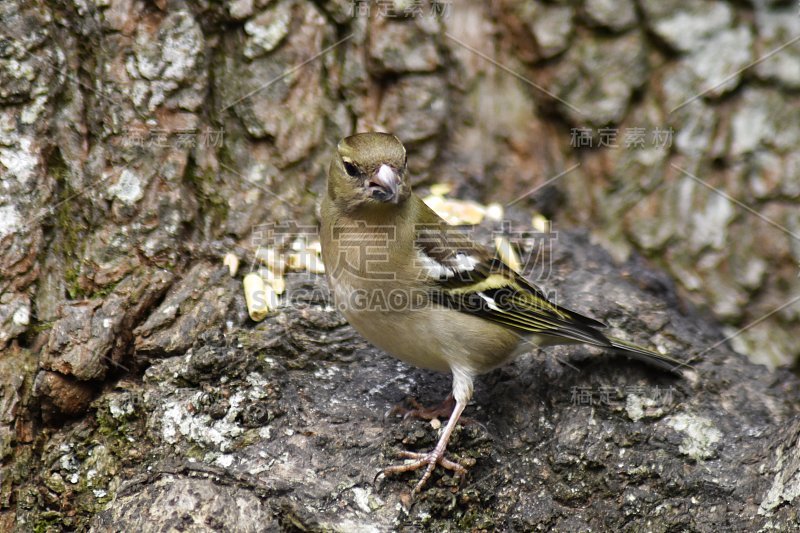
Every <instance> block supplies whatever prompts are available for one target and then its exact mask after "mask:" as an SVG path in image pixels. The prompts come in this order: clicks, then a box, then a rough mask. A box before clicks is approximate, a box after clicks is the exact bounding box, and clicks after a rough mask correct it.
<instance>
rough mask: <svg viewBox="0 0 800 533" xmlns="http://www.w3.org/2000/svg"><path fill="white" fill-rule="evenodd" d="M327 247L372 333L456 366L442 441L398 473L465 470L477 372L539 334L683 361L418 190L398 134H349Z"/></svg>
mask: <svg viewBox="0 0 800 533" xmlns="http://www.w3.org/2000/svg"><path fill="white" fill-rule="evenodd" d="M321 240H322V254H323V260H324V262H325V265H326V271H327V272H328V279H329V283H330V285H331V288H332V289H333V292H334V295H335V299H336V303H337V305H338V307H339V308H340V309H341V310H342V312H343V313H344V315H345V317H346V318H347V319H348V321H349V322H350V323H351V324H352V325H353V327H354V328H356V330H358V331H359V332H360V333H361V334H362V335H364V337H366V338H367V339H368V340H369V341H370V342H372V343H373V344H375V345H377V346H378V347H380V348H382V349H384V350H385V351H387V352H389V353H390V354H392V355H394V356H395V357H397V358H399V359H401V360H403V361H406V362H408V363H410V364H413V365H415V366H419V367H423V368H430V369H433V370H439V371H444V372H451V373H452V374H453V396H454V397H455V400H456V407H455V410H454V411H453V414H452V416H451V418H450V421H449V422H448V425H447V427H446V428H445V431H444V433H443V435H442V437H441V439H440V441H439V445H437V447H436V449H435V450H433V451H432V452H430V453H428V454H412V453H410V452H405V456H406V457H410V458H412V459H416V461H414V462H413V463H411V464H410V465H402V466H400V467H392V468H389V469H387V473H394V472H399V471H405V470H411V469H415V468H422V467H425V468H426V473H425V475H424V476H423V478H422V479H421V480H420V482H419V483H418V484H417V486H416V487H415V491H419V490H420V489H421V488H422V486H423V485H424V483H425V481H426V480H427V479H428V477H429V476H430V473H431V472H432V470H433V468H434V467H435V465H436V464H440V465H442V466H445V467H446V468H450V469H453V470H456V471H458V472H459V473H463V468H462V467H460V466H459V465H458V464H456V463H452V462H450V461H448V460H447V459H445V457H444V450H445V447H446V445H447V440H448V439H449V435H450V433H451V432H452V429H453V427H455V424H456V422H457V420H458V417H459V415H460V413H461V411H462V410H463V408H464V407H465V406H466V404H467V402H468V401H469V399H470V397H471V395H472V381H473V378H474V377H475V376H476V375H478V374H481V373H485V372H488V371H489V370H491V369H493V368H496V367H498V366H500V365H502V364H504V363H507V362H508V361H509V360H511V359H512V358H513V357H514V356H516V355H517V354H518V353H522V352H524V351H525V350H526V348H527V349H529V348H530V347H531V346H532V345H533V346H547V345H552V344H561V343H586V344H591V345H595V346H600V347H604V348H608V349H610V350H613V351H617V352H621V353H624V354H626V355H628V356H631V357H635V358H638V359H641V360H643V361H645V362H647V363H650V364H654V365H657V366H659V367H661V368H666V369H669V370H673V371H677V370H678V369H680V368H681V367H682V366H684V365H683V363H681V362H680V361H678V360H676V359H673V358H672V357H669V356H667V355H664V354H660V353H658V352H656V351H653V350H649V349H647V348H643V347H641V346H638V345H635V344H632V343H628V342H626V341H623V340H621V339H616V338H613V337H610V336H607V335H604V334H603V333H602V331H601V330H602V329H603V328H604V327H605V326H604V324H602V323H601V322H598V321H596V320H594V319H591V318H588V317H585V316H582V315H580V314H578V313H576V312H574V311H571V310H569V309H566V308H564V307H561V306H559V305H556V304H554V303H552V302H550V301H548V300H547V298H546V297H545V295H544V293H542V291H540V290H539V289H538V288H537V287H535V286H534V285H532V284H531V283H529V282H528V281H527V280H525V279H524V278H523V277H522V276H520V275H519V274H517V273H516V272H514V271H513V270H511V269H510V268H509V267H508V266H506V265H505V264H504V263H503V262H502V261H501V260H500V259H498V258H497V257H496V256H494V255H493V254H491V253H489V252H488V251H487V250H486V249H485V248H484V247H482V246H480V245H478V244H476V243H474V242H472V241H471V240H470V239H469V238H468V237H467V236H466V235H465V234H463V233H461V232H460V231H457V230H456V229H454V228H453V227H451V226H448V225H447V224H446V223H445V222H444V221H443V220H442V219H441V218H440V217H439V216H438V215H437V214H436V213H434V212H433V211H432V210H431V209H430V208H428V207H427V206H426V205H425V203H424V202H422V200H421V199H420V198H419V197H418V196H416V195H415V194H413V193H412V192H411V187H410V185H409V182H408V179H407V176H406V151H405V148H404V147H403V145H402V143H401V142H400V141H399V140H398V139H397V137H395V136H393V135H389V134H385V133H362V134H358V135H353V136H351V137H347V138H345V139H343V140H342V141H341V142H340V143H339V145H338V147H337V153H336V154H335V155H334V157H333V160H332V161H331V165H330V168H329V175H328V190H327V195H326V197H325V199H324V200H323V204H322V227H321Z"/></svg>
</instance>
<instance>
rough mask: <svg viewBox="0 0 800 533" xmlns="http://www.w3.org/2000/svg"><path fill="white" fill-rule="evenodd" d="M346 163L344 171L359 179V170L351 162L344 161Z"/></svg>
mask: <svg viewBox="0 0 800 533" xmlns="http://www.w3.org/2000/svg"><path fill="white" fill-rule="evenodd" d="M343 163H344V171H345V172H347V174H348V175H349V176H351V177H353V178H356V177H358V168H357V167H356V166H355V165H354V164H353V163H351V162H349V161H343Z"/></svg>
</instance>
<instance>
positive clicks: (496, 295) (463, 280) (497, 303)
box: [416, 222, 611, 347]
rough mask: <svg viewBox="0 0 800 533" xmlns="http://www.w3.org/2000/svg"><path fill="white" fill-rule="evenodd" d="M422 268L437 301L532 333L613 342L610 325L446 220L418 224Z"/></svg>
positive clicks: (522, 331)
mask: <svg viewBox="0 0 800 533" xmlns="http://www.w3.org/2000/svg"><path fill="white" fill-rule="evenodd" d="M416 250H417V257H416V259H417V261H418V264H417V266H418V269H419V272H421V275H422V276H424V277H425V278H426V281H427V282H428V284H429V286H430V287H431V293H432V299H433V301H435V302H437V303H439V304H441V305H444V306H447V307H450V308H452V309H456V310H458V311H461V312H464V313H468V314H472V315H475V316H480V317H482V318H485V319H486V320H490V321H492V322H496V323H499V324H503V325H505V326H507V327H509V328H512V329H514V330H517V331H519V332H520V333H527V334H541V335H549V336H553V337H561V338H563V339H565V340H572V341H577V342H585V343H589V344H594V345H599V346H606V347H611V343H610V342H609V340H608V339H607V338H606V337H605V336H604V335H603V334H602V333H600V332H599V331H597V329H596V328H604V327H605V325H604V324H603V323H602V322H598V321H597V320H594V319H591V318H588V317H585V316H582V315H580V314H578V313H575V312H574V311H570V310H569V309H566V308H564V307H561V306H559V305H557V304H555V303H553V302H550V301H549V300H548V299H547V298H546V296H545V295H544V293H543V292H542V291H541V290H540V289H539V288H538V287H536V286H535V285H533V284H532V283H530V282H528V281H527V280H526V279H525V278H523V277H522V276H520V275H519V274H517V273H516V272H514V271H513V270H512V269H511V268H509V267H508V266H507V265H506V264H505V263H504V262H503V261H502V260H501V259H500V258H498V257H496V256H493V255H491V254H489V252H488V251H487V250H486V249H485V248H483V247H482V246H479V245H477V244H475V243H474V242H472V241H471V240H470V239H469V238H468V237H467V236H466V235H464V233H462V232H461V231H459V230H458V229H457V228H455V227H452V226H448V225H446V224H445V223H443V222H442V223H436V222H434V223H430V224H424V225H419V226H418V227H417V229H416Z"/></svg>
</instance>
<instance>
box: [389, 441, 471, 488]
mask: <svg viewBox="0 0 800 533" xmlns="http://www.w3.org/2000/svg"><path fill="white" fill-rule="evenodd" d="M399 455H400V457H403V458H405V459H412V460H413V461H412V462H410V463H405V464H402V465H396V466H389V467H387V468H384V470H383V475H384V476H390V475H392V474H399V473H401V472H411V471H414V470H420V469H422V468H424V469H425V473H424V474H423V475H422V478H421V479H420V480H419V481H418V482H417V484H416V485H415V486H414V490H412V491H411V494H412V495H414V494H419V492H420V491H421V490H422V487H424V486H425V483H427V481H428V479H429V478H430V477H431V474H433V471H434V470H435V469H436V465H437V464H438V465H441V466H443V467H444V468H446V469H448V470H452V471H453V472H455V473H456V474H458V475H460V476H462V477H463V476H465V475H466V474H467V469H466V468H464V467H463V466H461V465H460V464H458V463H456V462H455V461H451V460H450V459H448V458H447V457H445V456H444V450H439V449H438V447H437V448H435V449H433V450H431V451H430V452H428V453H419V452H409V451H406V450H403V451H401V452H400V453H399Z"/></svg>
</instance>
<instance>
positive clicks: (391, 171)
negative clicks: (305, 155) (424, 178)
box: [328, 132, 411, 210]
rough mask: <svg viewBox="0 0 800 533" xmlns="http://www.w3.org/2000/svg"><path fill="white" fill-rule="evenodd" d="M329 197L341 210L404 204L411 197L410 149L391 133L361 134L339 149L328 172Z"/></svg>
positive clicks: (346, 138)
mask: <svg viewBox="0 0 800 533" xmlns="http://www.w3.org/2000/svg"><path fill="white" fill-rule="evenodd" d="M328 173H329V178H328V194H329V196H330V197H331V199H332V200H333V201H335V202H337V203H338V204H339V205H340V206H341V207H343V208H345V209H347V210H352V209H357V208H359V207H366V206H372V207H380V206H391V205H395V206H396V205H400V204H402V203H403V202H405V200H406V199H408V197H409V196H410V194H411V187H410V186H409V185H408V182H407V181H406V149H405V147H403V143H401V142H400V140H399V139H398V138H397V137H395V136H394V135H391V134H388V133H376V132H370V133H358V134H356V135H351V136H350V137H345V138H344V139H342V140H341V141H340V142H339V145H338V146H337V147H336V154H335V155H334V156H333V161H331V166H330V169H329V171H328Z"/></svg>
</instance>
